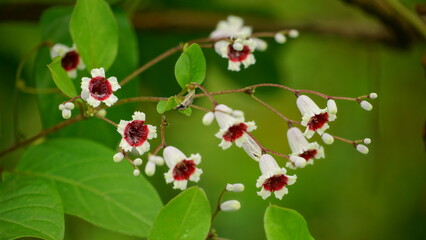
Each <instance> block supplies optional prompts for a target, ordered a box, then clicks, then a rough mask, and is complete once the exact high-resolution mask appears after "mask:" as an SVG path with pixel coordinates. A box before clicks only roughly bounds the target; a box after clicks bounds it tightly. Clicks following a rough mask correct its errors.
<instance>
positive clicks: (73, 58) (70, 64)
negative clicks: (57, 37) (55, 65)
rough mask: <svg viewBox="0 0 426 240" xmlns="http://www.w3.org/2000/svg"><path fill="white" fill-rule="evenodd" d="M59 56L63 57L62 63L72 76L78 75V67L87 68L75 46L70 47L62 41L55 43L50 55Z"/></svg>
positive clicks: (52, 56)
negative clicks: (61, 42)
mask: <svg viewBox="0 0 426 240" xmlns="http://www.w3.org/2000/svg"><path fill="white" fill-rule="evenodd" d="M58 56H59V57H61V65H62V67H63V68H64V69H65V71H67V74H68V76H69V77H70V78H76V77H77V69H80V70H81V69H85V68H86V65H84V63H83V60H82V59H81V58H80V55H79V54H78V52H77V49H76V48H75V46H73V47H72V48H69V47H67V46H65V45H63V44H60V43H58V44H55V45H54V46H53V47H52V49H51V50H50V57H51V58H52V59H53V58H55V57H58Z"/></svg>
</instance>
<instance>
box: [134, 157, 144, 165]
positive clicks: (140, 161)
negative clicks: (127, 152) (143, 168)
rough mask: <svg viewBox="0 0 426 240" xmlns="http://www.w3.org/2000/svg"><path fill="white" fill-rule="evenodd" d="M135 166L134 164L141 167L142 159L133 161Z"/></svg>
mask: <svg viewBox="0 0 426 240" xmlns="http://www.w3.org/2000/svg"><path fill="white" fill-rule="evenodd" d="M133 164H134V165H135V166H140V165H142V159H140V158H136V159H135V160H134V161H133Z"/></svg>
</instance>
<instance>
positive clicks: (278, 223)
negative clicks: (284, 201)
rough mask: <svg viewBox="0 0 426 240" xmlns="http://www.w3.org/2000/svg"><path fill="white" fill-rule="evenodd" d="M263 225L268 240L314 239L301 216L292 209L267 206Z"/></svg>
mask: <svg viewBox="0 0 426 240" xmlns="http://www.w3.org/2000/svg"><path fill="white" fill-rule="evenodd" d="M264 224H265V232H266V237H267V239H268V240H287V239H288V240H294V239H298V240H304V239H306V240H312V239H314V238H313V237H312V236H311V234H310V233H309V230H308V225H307V224H306V221H305V219H304V218H303V216H302V215H300V213H298V212H296V211H295V210H292V209H288V208H282V207H278V206H274V205H272V206H269V207H268V208H267V209H266V212H265V222H264Z"/></svg>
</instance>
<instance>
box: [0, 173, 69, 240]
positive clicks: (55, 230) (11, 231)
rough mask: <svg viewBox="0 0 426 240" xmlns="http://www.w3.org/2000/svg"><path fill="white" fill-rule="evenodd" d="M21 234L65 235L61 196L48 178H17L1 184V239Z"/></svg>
mask: <svg viewBox="0 0 426 240" xmlns="http://www.w3.org/2000/svg"><path fill="white" fill-rule="evenodd" d="M21 237H37V238H42V239H47V240H62V239H63V237H64V213H63V209H62V203H61V199H60V197H59V195H58V192H57V191H56V190H55V189H54V188H53V187H52V186H50V184H49V183H47V182H45V181H41V180H34V179H20V178H16V179H13V180H10V181H6V182H2V183H1V184H0V239H2V240H9V239H10V240H11V239H17V238H21Z"/></svg>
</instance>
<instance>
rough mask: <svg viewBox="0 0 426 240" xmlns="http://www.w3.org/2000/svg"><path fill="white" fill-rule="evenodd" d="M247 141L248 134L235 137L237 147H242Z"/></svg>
mask: <svg viewBox="0 0 426 240" xmlns="http://www.w3.org/2000/svg"><path fill="white" fill-rule="evenodd" d="M247 141H248V140H247V134H243V135H241V137H239V138H237V139H235V145H237V147H242V146H243V144H244V143H245V142H247Z"/></svg>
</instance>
